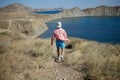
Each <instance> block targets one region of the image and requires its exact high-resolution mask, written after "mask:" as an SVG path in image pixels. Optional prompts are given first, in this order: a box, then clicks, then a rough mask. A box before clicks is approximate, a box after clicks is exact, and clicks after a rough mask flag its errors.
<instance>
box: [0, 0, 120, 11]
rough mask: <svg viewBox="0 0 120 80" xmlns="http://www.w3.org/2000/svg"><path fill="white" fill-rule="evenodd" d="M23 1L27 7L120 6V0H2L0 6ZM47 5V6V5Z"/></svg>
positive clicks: (82, 7) (84, 7) (83, 7)
mask: <svg viewBox="0 0 120 80" xmlns="http://www.w3.org/2000/svg"><path fill="white" fill-rule="evenodd" d="M14 3H21V4H23V5H25V6H27V7H31V8H33V9H35V8H66V9H70V8H73V7H79V8H80V9H86V8H95V7H98V6H101V5H105V6H120V0H96V1H95V0H91V1H79V0H76V1H72V0H69V1H62V0H52V1H51V0H44V1H41V0H36V1H33V0H31V1H30V0H7V1H4V0H2V1H1V3H0V7H1V8H2V7H5V6H8V5H10V4H14ZM46 5H47V6H46Z"/></svg>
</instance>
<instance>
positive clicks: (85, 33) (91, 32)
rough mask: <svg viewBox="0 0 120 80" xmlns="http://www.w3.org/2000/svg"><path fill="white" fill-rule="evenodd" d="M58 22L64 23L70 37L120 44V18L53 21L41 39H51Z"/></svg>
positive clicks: (49, 23)
mask: <svg viewBox="0 0 120 80" xmlns="http://www.w3.org/2000/svg"><path fill="white" fill-rule="evenodd" d="M58 21H61V22H62V27H63V28H64V29H65V30H66V32H67V34H68V36H69V37H77V38H83V39H87V40H94V41H98V42H110V43H120V17H77V18H64V19H57V20H53V21H50V22H48V23H46V24H47V25H48V30H47V31H46V32H45V33H44V34H42V35H41V37H42V38H49V37H51V35H52V32H53V30H54V29H55V28H56V23H57V22H58Z"/></svg>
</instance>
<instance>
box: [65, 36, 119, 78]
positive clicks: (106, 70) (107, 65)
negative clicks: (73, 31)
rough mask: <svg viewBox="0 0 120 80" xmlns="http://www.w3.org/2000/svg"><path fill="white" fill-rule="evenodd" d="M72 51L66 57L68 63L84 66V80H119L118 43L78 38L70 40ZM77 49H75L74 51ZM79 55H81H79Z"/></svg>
mask: <svg viewBox="0 0 120 80" xmlns="http://www.w3.org/2000/svg"><path fill="white" fill-rule="evenodd" d="M68 45H71V46H72V49H73V53H71V54H70V55H69V56H68V57H67V58H68V59H67V63H66V64H68V65H72V66H73V64H74V66H75V65H80V64H81V61H83V60H84V62H83V64H84V65H85V66H86V67H84V68H83V69H85V68H86V69H85V70H84V72H85V73H86V74H87V76H86V78H85V80H119V79H120V62H119V61H120V45H119V44H116V45H111V44H107V43H106V44H105V43H97V42H92V41H89V42H88V41H85V40H79V39H75V38H74V39H73V40H71V42H70V43H68ZM76 50H77V51H76ZM80 55H81V56H80ZM77 68H79V66H78V67H77ZM81 71H82V70H81Z"/></svg>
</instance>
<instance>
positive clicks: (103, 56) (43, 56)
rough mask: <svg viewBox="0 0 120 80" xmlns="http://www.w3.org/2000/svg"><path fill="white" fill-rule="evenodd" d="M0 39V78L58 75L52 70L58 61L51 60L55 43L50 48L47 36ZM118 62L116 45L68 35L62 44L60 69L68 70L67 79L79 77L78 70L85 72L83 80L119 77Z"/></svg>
mask: <svg viewBox="0 0 120 80" xmlns="http://www.w3.org/2000/svg"><path fill="white" fill-rule="evenodd" d="M0 35H1V34H0ZM2 35H3V34H2ZM1 37H2V38H4V37H3V36H1ZM2 38H1V40H0V41H2V43H0V80H56V76H58V75H60V74H58V73H57V72H56V69H57V68H60V69H61V67H60V65H61V64H58V65H56V64H55V63H54V60H53V57H54V56H55V55H56V48H55V45H54V46H53V47H51V45H50V39H27V40H26V39H22V40H13V41H12V42H8V41H5V39H2ZM119 61H120V45H119V44H116V45H111V44H104V43H97V42H92V41H86V40H82V39H77V38H71V41H70V42H67V43H66V54H65V62H64V63H63V67H62V68H63V70H62V71H64V69H68V71H69V72H68V73H67V74H66V75H65V76H68V78H71V79H69V80H77V78H78V77H79V76H80V75H78V73H81V72H82V73H85V74H86V76H85V78H84V80H119V79H120V66H119V65H120V62H119ZM61 66H62V65H61ZM71 70H73V71H71ZM76 71H77V72H76ZM63 73H64V72H62V73H61V74H63ZM72 74H75V75H72ZM75 76H76V78H75ZM79 79H80V78H78V80H79Z"/></svg>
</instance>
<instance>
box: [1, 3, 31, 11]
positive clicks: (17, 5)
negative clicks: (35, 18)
mask: <svg viewBox="0 0 120 80" xmlns="http://www.w3.org/2000/svg"><path fill="white" fill-rule="evenodd" d="M31 11H32V8H30V7H26V6H24V5H23V4H20V3H14V4H10V5H8V6H6V7H3V8H0V12H31Z"/></svg>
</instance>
